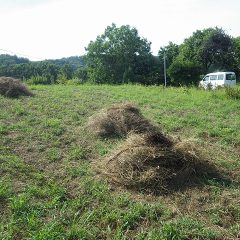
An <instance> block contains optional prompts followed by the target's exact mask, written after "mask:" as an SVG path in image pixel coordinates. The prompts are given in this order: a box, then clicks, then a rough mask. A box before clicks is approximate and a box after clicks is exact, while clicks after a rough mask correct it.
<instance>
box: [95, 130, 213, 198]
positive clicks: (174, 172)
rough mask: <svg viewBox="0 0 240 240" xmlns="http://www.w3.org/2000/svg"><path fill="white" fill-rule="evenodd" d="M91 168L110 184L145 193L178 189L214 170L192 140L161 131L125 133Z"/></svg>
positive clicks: (211, 173)
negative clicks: (182, 140)
mask: <svg viewBox="0 0 240 240" xmlns="http://www.w3.org/2000/svg"><path fill="white" fill-rule="evenodd" d="M94 168H95V169H96V172H98V173H99V174H100V176H103V177H105V178H107V179H108V181H109V182H111V183H113V184H117V185H119V186H123V187H126V188H129V189H134V190H138V191H143V192H149V193H160V192H171V191H172V190H178V189H182V188H183V187H184V186H186V185H187V184H189V182H191V183H193V182H194V179H195V180H196V179H197V177H199V176H209V175H211V176H212V175H216V174H217V170H216V168H215V167H214V166H213V165H212V164H210V162H208V161H206V160H203V158H202V157H201V156H200V154H199V152H198V151H197V150H196V148H195V147H194V146H193V145H192V144H189V143H187V142H174V141H173V140H172V139H169V138H168V137H167V136H165V135H163V134H162V133H161V132H155V133H153V132H150V133H145V134H138V135H137V134H135V135H131V136H129V137H128V138H127V140H126V141H125V142H123V144H122V145H121V146H120V148H119V149H118V150H117V151H116V152H114V153H113V154H112V155H111V156H109V157H107V158H105V159H102V160H100V161H98V162H95V163H94Z"/></svg>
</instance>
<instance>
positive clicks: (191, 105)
mask: <svg viewBox="0 0 240 240" xmlns="http://www.w3.org/2000/svg"><path fill="white" fill-rule="evenodd" d="M31 88H32V91H33V92H34V93H35V97H21V98H19V99H10V98H4V97H2V96H0V239H163V240H164V239H174V240H175V239H239V238H240V185H239V183H240V127H239V126H240V101H239V100H234V99H229V98H227V97H226V95H225V92H224V90H218V91H204V90H198V89H193V88H190V89H188V88H167V89H164V88H162V87H144V86H133V85H123V86H107V85H102V86H97V85H95V86H91V85H81V86H61V85H55V86H32V87H31ZM126 101H130V102H133V103H135V104H137V105H138V106H139V108H140V109H141V110H142V112H143V114H144V116H146V117H147V118H149V119H151V120H152V121H153V122H155V123H157V124H159V125H160V126H161V128H162V129H163V131H164V132H166V133H167V134H171V135H174V136H177V137H180V138H181V139H191V141H193V142H195V144H197V145H198V146H199V148H201V149H202V151H204V153H205V154H207V155H208V156H209V158H210V159H211V160H212V161H214V162H215V163H216V165H217V166H219V168H223V169H224V170H225V172H226V174H227V175H228V177H229V178H230V180H231V181H230V182H227V183H226V182H219V181H216V180H215V179H212V180H208V181H206V182H204V185H203V186H201V187H198V186H196V187H194V188H191V189H186V190H185V191H178V192H175V193H173V194H169V195H165V196H152V195H144V194H142V193H138V192H129V191H126V190H124V189H119V188H116V187H114V186H110V185H108V184H107V183H104V182H103V181H100V180H98V178H97V177H96V175H95V173H94V172H93V171H92V170H91V167H90V162H91V160H93V159H95V160H96V159H99V158H101V157H104V156H105V155H106V154H108V153H109V152H110V151H111V150H112V149H114V148H115V147H116V146H117V145H118V144H119V142H121V141H122V140H121V139H119V140H116V139H114V140H109V139H99V138H97V137H96V136H94V135H92V134H90V133H89V132H87V131H86V129H85V128H84V126H85V125H86V123H87V121H88V118H89V117H90V116H92V115H94V114H96V113H97V112H98V111H99V110H100V109H102V108H104V107H107V106H110V105H111V104H113V103H119V102H126Z"/></svg>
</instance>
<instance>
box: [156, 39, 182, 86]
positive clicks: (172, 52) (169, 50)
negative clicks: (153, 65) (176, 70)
mask: <svg viewBox="0 0 240 240" xmlns="http://www.w3.org/2000/svg"><path fill="white" fill-rule="evenodd" d="M178 54H179V46H178V45H177V44H175V43H173V42H169V43H168V45H167V46H165V47H161V48H160V50H159V51H158V57H159V65H160V66H159V68H161V70H162V71H161V75H160V76H161V83H162V84H164V81H165V79H164V55H165V57H166V67H167V69H168V68H169V67H170V66H171V64H172V63H173V61H174V60H175V59H176V57H177V56H178ZM169 77H170V76H169V74H168V71H167V78H169Z"/></svg>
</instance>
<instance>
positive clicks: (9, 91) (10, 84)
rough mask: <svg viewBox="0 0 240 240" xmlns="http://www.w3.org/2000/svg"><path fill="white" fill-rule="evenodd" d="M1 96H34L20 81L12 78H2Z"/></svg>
mask: <svg viewBox="0 0 240 240" xmlns="http://www.w3.org/2000/svg"><path fill="white" fill-rule="evenodd" d="M0 94H1V95H3V96H6V97H19V96H33V93H31V92H30V91H29V90H28V89H27V87H26V86H25V85H24V84H23V83H22V82H21V81H20V80H18V79H15V78H11V77H0Z"/></svg>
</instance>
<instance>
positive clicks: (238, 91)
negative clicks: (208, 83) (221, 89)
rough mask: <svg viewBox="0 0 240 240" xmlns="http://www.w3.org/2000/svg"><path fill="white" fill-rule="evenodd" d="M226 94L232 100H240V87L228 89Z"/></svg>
mask: <svg viewBox="0 0 240 240" xmlns="http://www.w3.org/2000/svg"><path fill="white" fill-rule="evenodd" d="M225 92H226V95H227V97H229V98H231V99H240V87H226V88H225Z"/></svg>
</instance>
